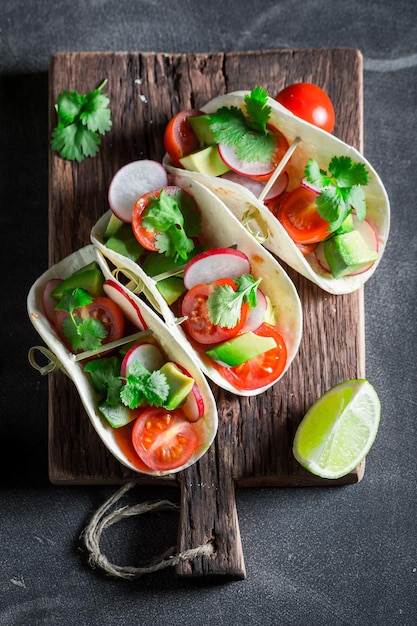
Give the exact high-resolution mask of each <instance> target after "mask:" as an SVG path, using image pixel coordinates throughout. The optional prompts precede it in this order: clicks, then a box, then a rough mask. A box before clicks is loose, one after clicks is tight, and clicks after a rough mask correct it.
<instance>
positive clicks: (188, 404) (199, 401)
mask: <svg viewBox="0 0 417 626" xmlns="http://www.w3.org/2000/svg"><path fill="white" fill-rule="evenodd" d="M175 365H177V367H178V368H179V369H180V370H181V371H182V372H183V374H185V375H186V376H190V377H191V374H190V373H189V372H188V371H187V370H186V369H185V367H183V366H182V365H180V364H179V363H176V364H175ZM191 378H192V377H191ZM204 408H205V407H204V398H203V395H202V393H201V391H200V389H199V387H198V385H197V383H196V382H195V383H194V385H193V386H192V388H191V391H190V393H189V394H188V396H187V399H186V401H185V402H184V404H182V405H181V409H182V410H183V411H184V414H185V416H186V417H187V420H188V421H189V422H198V420H199V419H200V418H201V417H203V415H204Z"/></svg>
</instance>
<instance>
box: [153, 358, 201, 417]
mask: <svg viewBox="0 0 417 626" xmlns="http://www.w3.org/2000/svg"><path fill="white" fill-rule="evenodd" d="M159 371H160V372H161V374H165V376H166V379H167V383H168V386H169V394H168V398H167V399H166V401H165V402H164V407H165V408H166V409H169V410H173V409H176V408H177V407H179V406H181V404H183V402H184V401H185V399H186V398H187V396H188V394H189V393H190V391H191V389H192V388H193V385H194V378H191V376H187V374H184V372H182V371H181V370H180V368H179V367H178V365H176V364H175V363H173V362H172V361H168V362H167V363H164V364H163V366H162V367H161V369H160V370H159Z"/></svg>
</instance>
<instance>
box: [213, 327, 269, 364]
mask: <svg viewBox="0 0 417 626" xmlns="http://www.w3.org/2000/svg"><path fill="white" fill-rule="evenodd" d="M276 347H277V344H276V342H275V339H274V338H273V337H262V336H260V335H256V334H255V333H253V332H252V331H249V332H247V333H242V334H241V335H236V337H232V339H228V340H227V341H224V342H223V343H220V344H219V345H217V346H215V347H214V348H211V349H210V350H206V355H207V356H208V357H210V358H211V359H213V360H214V361H220V362H221V363H222V364H224V365H227V366H228V367H234V366H235V365H241V364H242V363H246V361H249V360H250V359H253V358H254V357H255V356H258V355H259V354H263V353H264V352H268V350H272V349H273V348H276Z"/></svg>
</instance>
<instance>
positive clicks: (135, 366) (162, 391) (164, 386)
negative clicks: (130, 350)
mask: <svg viewBox="0 0 417 626" xmlns="http://www.w3.org/2000/svg"><path fill="white" fill-rule="evenodd" d="M168 394H169V385H168V382H167V378H166V376H165V374H163V373H162V372H160V371H159V370H154V371H153V372H150V371H149V370H147V369H146V367H145V366H144V365H142V363H141V362H140V361H134V362H133V363H132V364H131V365H130V366H129V373H128V375H127V377H126V384H124V385H122V388H121V390H120V398H121V400H122V402H123V404H124V405H126V406H128V407H129V408H130V409H136V408H137V407H138V406H140V405H141V404H142V402H143V401H144V400H145V401H146V402H147V403H148V404H150V405H152V406H163V405H164V402H165V401H166V400H167V398H168Z"/></svg>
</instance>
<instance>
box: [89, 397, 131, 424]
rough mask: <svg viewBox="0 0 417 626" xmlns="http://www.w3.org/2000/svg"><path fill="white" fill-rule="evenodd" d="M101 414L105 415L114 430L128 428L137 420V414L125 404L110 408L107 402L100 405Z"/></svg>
mask: <svg viewBox="0 0 417 626" xmlns="http://www.w3.org/2000/svg"><path fill="white" fill-rule="evenodd" d="M98 408H99V410H100V413H102V415H104V417H105V418H106V420H107V421H108V422H109V424H110V425H111V426H112V427H113V428H121V427H122V426H126V424H129V422H131V421H132V420H134V419H135V417H136V416H137V413H136V412H135V411H132V410H131V409H129V408H128V407H127V406H125V405H124V404H117V405H116V406H110V405H109V404H106V403H105V402H102V403H101V404H99V405H98Z"/></svg>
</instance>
